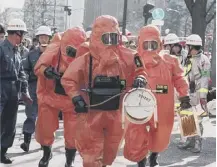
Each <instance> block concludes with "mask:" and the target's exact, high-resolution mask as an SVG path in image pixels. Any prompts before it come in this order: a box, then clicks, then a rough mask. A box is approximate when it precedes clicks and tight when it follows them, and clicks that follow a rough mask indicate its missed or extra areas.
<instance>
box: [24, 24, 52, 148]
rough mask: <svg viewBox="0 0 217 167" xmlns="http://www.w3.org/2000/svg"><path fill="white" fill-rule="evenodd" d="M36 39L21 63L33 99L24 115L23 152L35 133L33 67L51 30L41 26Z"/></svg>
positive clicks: (47, 41)
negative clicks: (36, 44)
mask: <svg viewBox="0 0 217 167" xmlns="http://www.w3.org/2000/svg"><path fill="white" fill-rule="evenodd" d="M36 37H37V38H38V40H39V47H37V48H36V49H34V50H32V51H30V52H29V53H28V55H27V56H26V58H25V59H24V60H23V61H22V63H23V67H24V71H25V73H26V75H27V76H28V77H27V78H28V85H29V88H28V89H29V93H30V96H31V98H32V99H33V104H31V105H29V104H27V105H26V108H25V113H26V117H27V118H26V120H25V121H24V123H23V134H24V142H23V143H22V144H21V145H20V147H21V149H23V151H25V152H28V151H29V145H30V142H31V137H32V134H33V133H34V132H35V121H36V118H37V116H38V103H37V94H36V88H37V76H36V75H35V73H34V67H35V64H36V63H37V61H38V59H39V57H40V56H41V54H42V53H43V52H44V51H45V49H46V47H47V45H48V43H49V41H50V37H51V29H50V28H49V27H47V26H41V27H39V28H38V29H37V32H36Z"/></svg>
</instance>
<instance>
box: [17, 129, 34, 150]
mask: <svg viewBox="0 0 217 167" xmlns="http://www.w3.org/2000/svg"><path fill="white" fill-rule="evenodd" d="M23 134H24V143H22V144H21V145H20V148H21V149H23V151H25V152H29V145H30V142H31V137H32V134H30V133H25V132H24V133H23Z"/></svg>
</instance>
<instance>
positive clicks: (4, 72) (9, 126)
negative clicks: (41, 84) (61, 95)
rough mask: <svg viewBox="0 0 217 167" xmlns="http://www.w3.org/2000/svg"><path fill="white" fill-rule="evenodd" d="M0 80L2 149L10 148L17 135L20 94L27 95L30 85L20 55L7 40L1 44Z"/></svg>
mask: <svg viewBox="0 0 217 167" xmlns="http://www.w3.org/2000/svg"><path fill="white" fill-rule="evenodd" d="M0 78H1V84H0V96H1V98H0V117H1V147H2V148H9V147H11V146H12V145H13V141H14V137H15V133H16V120H17V110H18V99H19V94H20V92H23V93H27V91H28V90H27V87H28V83H27V81H26V75H25V72H24V69H23V66H22V64H21V57H20V54H19V52H18V51H17V49H16V47H14V46H13V45H12V44H11V43H10V42H9V41H8V40H7V39H6V40H5V41H4V42H3V43H1V44H0Z"/></svg>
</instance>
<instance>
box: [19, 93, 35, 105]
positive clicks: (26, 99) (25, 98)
mask: <svg viewBox="0 0 217 167" xmlns="http://www.w3.org/2000/svg"><path fill="white" fill-rule="evenodd" d="M20 99H21V100H23V101H24V102H25V103H26V104H28V105H32V103H33V100H32V99H31V97H30V95H29V93H28V92H27V93H24V92H22V93H21V97H20Z"/></svg>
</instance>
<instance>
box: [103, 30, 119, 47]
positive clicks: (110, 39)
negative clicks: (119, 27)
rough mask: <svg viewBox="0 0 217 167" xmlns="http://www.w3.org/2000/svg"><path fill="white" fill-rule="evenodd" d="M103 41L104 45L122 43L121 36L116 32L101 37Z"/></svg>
mask: <svg viewBox="0 0 217 167" xmlns="http://www.w3.org/2000/svg"><path fill="white" fill-rule="evenodd" d="M101 40H102V43H103V44H104V45H108V46H111V45H118V44H119V41H120V35H119V34H118V33H114V32H108V33H104V34H103V35H102V37H101Z"/></svg>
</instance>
